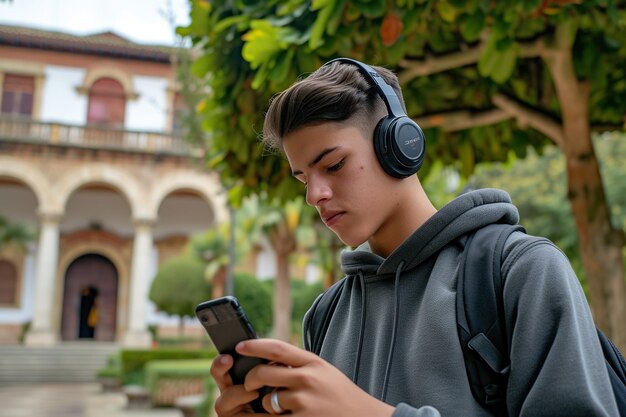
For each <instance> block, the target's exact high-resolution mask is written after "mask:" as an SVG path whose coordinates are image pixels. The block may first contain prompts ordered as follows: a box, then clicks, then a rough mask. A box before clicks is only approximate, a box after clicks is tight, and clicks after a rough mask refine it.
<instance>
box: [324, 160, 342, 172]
mask: <svg viewBox="0 0 626 417" xmlns="http://www.w3.org/2000/svg"><path fill="white" fill-rule="evenodd" d="M344 161H345V159H342V160H341V161H339V162H337V163H336V164H335V165H331V166H329V167H328V168H327V170H328V172H337V171H339V170H340V169H341V168H342V167H343V164H344Z"/></svg>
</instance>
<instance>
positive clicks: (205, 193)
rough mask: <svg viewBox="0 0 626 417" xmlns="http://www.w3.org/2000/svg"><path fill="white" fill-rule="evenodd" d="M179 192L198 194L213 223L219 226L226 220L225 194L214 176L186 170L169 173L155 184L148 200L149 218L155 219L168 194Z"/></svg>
mask: <svg viewBox="0 0 626 417" xmlns="http://www.w3.org/2000/svg"><path fill="white" fill-rule="evenodd" d="M179 190H189V191H193V192H196V193H198V195H200V196H201V197H202V198H203V199H204V200H205V201H206V203H207V204H208V205H209V208H210V209H211V215H212V218H213V221H214V222H215V223H217V224H219V223H221V222H223V221H226V220H227V218H228V215H227V212H226V198H225V193H224V191H223V189H222V188H221V186H220V184H219V181H218V180H217V178H216V176H214V175H207V174H203V173H199V172H195V171H187V170H186V171H178V172H175V173H169V174H168V175H167V176H165V177H164V178H161V179H160V180H159V181H158V182H157V183H156V184H155V187H154V190H153V193H152V198H151V199H150V201H151V204H150V208H149V216H151V217H152V218H156V217H157V213H158V210H159V206H160V205H161V203H162V202H163V200H164V199H165V198H166V197H167V196H168V195H169V194H171V193H173V192H175V191H179Z"/></svg>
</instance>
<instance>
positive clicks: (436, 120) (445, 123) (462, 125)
mask: <svg viewBox="0 0 626 417" xmlns="http://www.w3.org/2000/svg"><path fill="white" fill-rule="evenodd" d="M511 117H512V116H511V115H510V114H509V113H508V112H506V111H503V110H501V109H493V110H487V111H484V112H480V113H472V112H469V111H453V112H447V113H439V114H433V115H430V116H425V117H418V118H416V119H414V120H415V122H416V123H417V124H418V125H420V126H421V127H422V129H427V128H433V127H435V128H436V127H438V128H441V129H442V130H443V131H445V132H457V131H459V130H465V129H471V128H473V127H478V126H488V125H492V124H495V123H499V122H502V121H504V120H507V119H510V118H511Z"/></svg>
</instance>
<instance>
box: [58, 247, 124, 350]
mask: <svg viewBox="0 0 626 417" xmlns="http://www.w3.org/2000/svg"><path fill="white" fill-rule="evenodd" d="M87 254H96V255H101V256H104V257H105V258H107V259H108V260H109V261H111V263H112V264H113V265H114V266H115V268H116V269H117V279H118V287H117V320H116V321H117V326H116V332H115V333H116V335H115V336H116V339H117V340H121V338H122V336H123V334H124V332H125V330H126V320H127V314H126V307H125V306H126V305H127V304H128V296H129V294H128V288H129V287H130V284H129V281H130V268H129V265H128V261H127V260H125V259H124V257H123V256H122V255H121V254H120V251H119V248H118V247H116V246H114V245H113V244H111V243H110V242H105V241H90V242H81V243H80V244H77V245H76V246H73V247H71V248H68V249H67V250H66V251H64V252H63V253H62V254H60V256H59V263H58V267H57V278H58V279H57V280H56V282H57V284H56V287H55V300H57V302H56V303H55V305H56V306H57V307H56V311H55V312H54V314H55V317H56V321H55V329H54V331H55V332H57V333H58V332H59V331H60V330H61V314H62V311H61V307H62V303H63V289H64V288H65V272H66V271H67V269H68V268H69V266H70V265H71V264H72V262H74V261H75V260H76V259H78V258H79V257H81V256H83V255H87Z"/></svg>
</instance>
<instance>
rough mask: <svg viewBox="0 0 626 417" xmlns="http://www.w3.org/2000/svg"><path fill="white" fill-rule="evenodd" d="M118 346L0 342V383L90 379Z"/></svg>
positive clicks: (84, 380)
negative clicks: (40, 345) (17, 344)
mask: <svg viewBox="0 0 626 417" xmlns="http://www.w3.org/2000/svg"><path fill="white" fill-rule="evenodd" d="M119 349H120V347H119V346H117V345H116V344H113V343H99V342H85V343H78V342H76V343H62V344H58V345H55V346H50V347H31V346H10V345H2V346H0V385H11V384H22V383H32V382H93V381H96V373H97V371H98V369H100V368H102V367H104V366H105V365H106V363H107V360H108V358H109V356H111V355H112V354H113V353H115V352H117V351H118V350H119Z"/></svg>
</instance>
